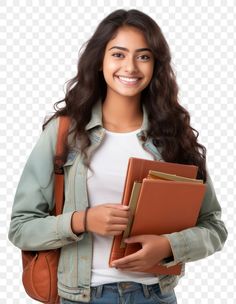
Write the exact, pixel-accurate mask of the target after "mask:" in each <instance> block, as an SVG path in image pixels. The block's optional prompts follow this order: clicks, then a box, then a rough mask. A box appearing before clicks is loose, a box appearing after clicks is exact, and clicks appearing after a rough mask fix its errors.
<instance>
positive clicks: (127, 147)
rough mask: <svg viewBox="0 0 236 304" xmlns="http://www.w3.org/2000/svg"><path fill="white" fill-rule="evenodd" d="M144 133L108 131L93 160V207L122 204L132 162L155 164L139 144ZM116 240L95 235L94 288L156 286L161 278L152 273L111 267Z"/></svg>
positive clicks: (89, 182)
mask: <svg viewBox="0 0 236 304" xmlns="http://www.w3.org/2000/svg"><path fill="white" fill-rule="evenodd" d="M139 131H140V129H138V130H135V131H132V132H128V133H114V132H110V131H107V130H106V134H105V136H104V139H103V142H102V143H101V145H100V146H99V148H98V149H97V150H96V151H95V153H94V154H93V156H92V158H91V168H92V169H93V170H94V174H93V173H92V172H91V171H90V170H88V175H87V189H88V197H89V205H90V207H93V206H97V205H99V204H105V203H117V204H120V203H121V199H122V194H123V187H124V182H125V176H126V170H127V165H128V160H129V158H130V157H138V158H145V159H151V160H153V156H152V155H151V154H150V153H148V152H147V151H145V150H144V149H143V148H142V146H141V144H140V143H139V141H138V138H137V135H136V134H137V133H138V132H139ZM112 240H113V236H101V235H98V234H96V233H93V262H92V280H91V285H92V286H96V285H100V284H106V283H114V282H121V281H133V282H138V283H142V284H147V285H148V284H154V283H157V282H158V278H157V277H156V276H154V275H152V274H149V273H143V272H133V271H132V272H131V271H121V270H117V269H115V268H111V267H109V265H108V261H109V255H110V250H111V245H112Z"/></svg>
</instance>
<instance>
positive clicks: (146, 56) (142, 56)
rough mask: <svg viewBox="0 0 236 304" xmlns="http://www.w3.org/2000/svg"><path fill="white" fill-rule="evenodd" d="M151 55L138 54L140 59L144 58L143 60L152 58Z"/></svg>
mask: <svg viewBox="0 0 236 304" xmlns="http://www.w3.org/2000/svg"><path fill="white" fill-rule="evenodd" d="M150 58H151V57H150V56H148V55H140V56H138V59H140V60H142V61H148V60H150Z"/></svg>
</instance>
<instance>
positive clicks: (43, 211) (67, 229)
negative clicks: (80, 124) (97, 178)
mask: <svg viewBox="0 0 236 304" xmlns="http://www.w3.org/2000/svg"><path fill="white" fill-rule="evenodd" d="M58 122H59V119H58V118H57V119H53V120H52V121H51V122H50V123H49V124H48V125H47V127H46V128H45V130H44V131H43V132H42V133H41V135H40V138H39V140H38V142H37V143H36V145H35V147H34V149H33V150H32V152H31V154H30V156H29V158H28V160H27V162H26V165H25V167H24V170H23V172H22V175H21V178H20V181H19V184H18V187H17V190H16V193H15V198H14V203H13V208H12V215H11V222H10V228H9V235H8V237H9V239H10V241H11V242H12V243H13V244H14V245H15V246H16V247H18V248H20V249H22V250H48V249H55V248H60V247H62V246H64V245H67V244H70V243H72V242H75V241H78V240H80V239H82V238H83V235H84V234H81V235H79V236H77V235H76V234H74V233H73V232H72V230H71V216H72V213H73V212H70V213H63V214H61V215H58V216H51V215H49V214H50V211H51V210H52V209H53V207H54V206H53V205H54V201H53V188H54V186H53V184H54V174H53V157H54V154H55V146H56V139H57V129H58Z"/></svg>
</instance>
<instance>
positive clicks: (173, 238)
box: [165, 174, 228, 266]
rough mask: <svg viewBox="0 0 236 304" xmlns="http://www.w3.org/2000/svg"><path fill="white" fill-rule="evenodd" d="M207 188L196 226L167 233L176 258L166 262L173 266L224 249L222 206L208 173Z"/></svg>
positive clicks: (224, 231) (225, 232)
mask: <svg viewBox="0 0 236 304" xmlns="http://www.w3.org/2000/svg"><path fill="white" fill-rule="evenodd" d="M206 185H207V189H206V194H205V196H204V199H203V202H202V207H201V210H200V214H199V217H198V221H197V225H196V227H193V228H189V229H186V230H183V231H181V232H176V233H171V234H167V235H165V236H166V237H167V238H168V240H169V242H170V245H171V249H172V253H173V257H174V260H173V261H172V262H170V263H166V264H165V265H166V266H171V265H174V264H177V263H179V262H182V263H185V262H191V261H195V260H199V259H202V258H204V257H207V256H209V255H211V254H213V253H214V252H216V251H219V250H221V249H222V247H223V245H224V243H225V241H226V238H227V235H228V233H227V230H226V227H225V225H224V223H223V222H222V221H221V207H220V205H219V202H218V200H217V197H216V194H215V190H214V187H213V184H212V181H211V178H210V176H209V174H208V176H207V183H206Z"/></svg>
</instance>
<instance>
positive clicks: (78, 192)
mask: <svg viewBox="0 0 236 304" xmlns="http://www.w3.org/2000/svg"><path fill="white" fill-rule="evenodd" d="M57 128H58V119H54V120H52V121H51V122H50V123H49V124H48V126H47V127H46V129H45V130H44V131H43V132H42V133H41V136H40V138H39V140H38V142H37V144H36V145H35V147H34V149H33V151H32V153H31V155H30V156H29V159H28V161H27V163H26V165H25V168H24V170H23V173H22V176H21V178H20V181H19V184H18V188H17V191H16V194H15V199H14V204H13V209H12V218H11V223H10V229H9V239H10V241H11V242H12V243H13V244H14V245H15V246H17V247H18V248H20V249H22V250H47V249H53V248H61V256H60V262H59V267H58V292H59V295H60V296H61V297H64V298H67V299H70V300H72V301H81V302H89V300H90V280H91V264H92V234H91V233H82V234H80V235H75V234H74V233H73V232H72V230H71V216H72V214H73V212H74V211H75V210H78V211H79V210H84V209H85V208H86V207H87V206H88V196H87V187H86V174H87V169H86V167H85V166H84V165H83V162H82V156H81V154H80V153H79V152H76V151H71V152H70V153H69V155H68V158H67V161H66V163H65V165H64V169H65V204H64V209H63V214H61V215H59V216H56V217H55V216H49V210H52V209H53V179H54V176H53V156H54V154H55V145H56V138H57ZM147 128H148V119H147V113H146V111H145V107H143V124H142V127H141V131H140V132H139V133H138V134H137V137H138V140H139V142H140V144H141V145H142V146H143V148H144V149H145V150H146V151H148V152H150V153H151V154H152V155H153V156H154V158H155V159H156V160H162V159H161V155H160V152H159V151H158V150H157V148H156V147H155V146H154V145H153V143H152V140H151V139H150V138H147V135H146V130H147ZM86 129H87V130H88V131H89V134H90V138H91V141H92V145H91V146H90V148H89V153H92V152H93V151H94V150H95V149H96V148H97V147H98V146H99V145H100V144H101V142H102V139H103V137H104V134H105V132H104V129H103V127H102V115H101V103H100V102H98V103H97V104H96V106H95V107H94V108H93V112H92V118H91V120H90V122H89V123H88V125H87V126H86ZM104 203H105V202H104ZM220 218H221V207H220V205H219V203H218V200H217V198H216V195H215V191H214V188H213V185H212V182H211V179H210V177H209V175H208V180H207V191H206V194H205V197H204V200H203V203H202V208H201V211H200V215H199V218H198V222H197V226H196V227H194V228H190V229H186V230H184V231H181V232H177V233H172V234H168V235H166V236H167V237H168V239H169V241H170V244H171V248H172V251H173V257H174V260H173V261H172V262H169V263H167V264H166V265H167V266H171V265H173V264H176V263H179V262H182V263H183V267H182V273H181V275H180V276H169V275H167V276H163V275H161V276H158V278H159V284H160V288H161V290H162V292H163V293H165V292H168V291H171V290H172V289H173V288H174V287H175V286H176V285H177V283H178V280H179V278H180V277H181V276H183V274H184V263H186V262H190V261H195V260H198V259H202V258H204V257H207V256H209V255H211V254H213V253H214V252H215V251H218V250H220V249H221V248H222V247H223V245H224V242H225V240H226V238H227V230H226V228H225V226H224V223H223V222H222V221H221V220H220Z"/></svg>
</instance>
